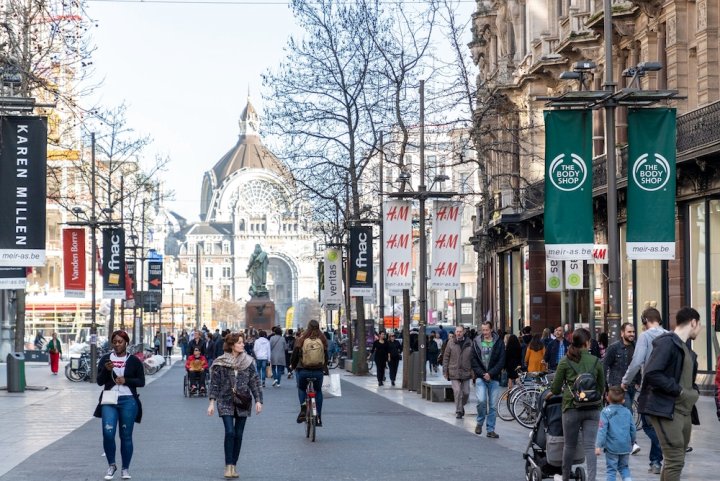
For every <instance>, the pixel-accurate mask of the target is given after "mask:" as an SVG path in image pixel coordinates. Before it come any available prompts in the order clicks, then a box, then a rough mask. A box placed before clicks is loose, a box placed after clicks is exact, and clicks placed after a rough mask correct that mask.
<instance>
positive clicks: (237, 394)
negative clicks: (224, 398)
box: [232, 369, 252, 411]
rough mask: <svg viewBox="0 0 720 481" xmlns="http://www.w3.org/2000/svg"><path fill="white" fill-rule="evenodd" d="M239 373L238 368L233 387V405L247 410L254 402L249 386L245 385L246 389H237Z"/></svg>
mask: <svg viewBox="0 0 720 481" xmlns="http://www.w3.org/2000/svg"><path fill="white" fill-rule="evenodd" d="M237 375H238V372H237V369H236V370H235V380H234V382H233V387H232V401H233V405H234V406H235V407H236V408H238V409H241V410H243V411H247V410H249V409H250V404H251V403H252V396H251V395H250V392H249V389H247V387H245V388H244V389H237Z"/></svg>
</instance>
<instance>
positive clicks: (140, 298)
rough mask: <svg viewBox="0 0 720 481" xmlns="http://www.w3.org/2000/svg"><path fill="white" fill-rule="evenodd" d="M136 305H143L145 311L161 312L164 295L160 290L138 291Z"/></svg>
mask: <svg viewBox="0 0 720 481" xmlns="http://www.w3.org/2000/svg"><path fill="white" fill-rule="evenodd" d="M135 294H136V295H135V305H136V306H140V307H142V310H143V311H145V312H160V306H161V305H162V296H161V295H160V293H159V292H149V291H137V292H136V293H135Z"/></svg>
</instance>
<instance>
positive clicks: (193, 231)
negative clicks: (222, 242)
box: [187, 222, 232, 236]
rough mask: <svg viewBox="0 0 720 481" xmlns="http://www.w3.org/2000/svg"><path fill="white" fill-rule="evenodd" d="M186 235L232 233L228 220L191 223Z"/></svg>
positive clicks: (223, 234) (224, 234) (225, 234)
mask: <svg viewBox="0 0 720 481" xmlns="http://www.w3.org/2000/svg"><path fill="white" fill-rule="evenodd" d="M187 235H188V236H213V235H222V236H227V235H232V224H231V223H229V222H198V223H197V224H193V225H192V227H191V228H190V231H188V233H187Z"/></svg>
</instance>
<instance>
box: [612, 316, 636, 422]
mask: <svg viewBox="0 0 720 481" xmlns="http://www.w3.org/2000/svg"><path fill="white" fill-rule="evenodd" d="M634 352H635V327H634V326H633V325H632V323H631V322H626V323H625V324H623V325H622V327H621V328H620V340H618V341H615V342H613V343H612V344H610V346H608V348H607V351H606V352H605V357H604V358H603V365H604V368H605V379H607V385H608V386H620V385H621V384H622V378H623V376H624V375H625V373H626V372H627V369H628V367H629V366H630V361H632V358H633V354H634ZM639 382H640V376H639V375H636V376H635V379H634V380H633V382H632V384H631V385H628V386H627V389H626V390H625V407H626V408H628V409H630V410H632V401H633V398H634V397H635V384H637V383H639Z"/></svg>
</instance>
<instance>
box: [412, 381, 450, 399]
mask: <svg viewBox="0 0 720 481" xmlns="http://www.w3.org/2000/svg"><path fill="white" fill-rule="evenodd" d="M420 389H421V392H422V397H423V399H427V400H428V401H430V402H444V401H450V402H452V401H454V400H455V396H454V395H453V390H452V384H450V381H423V383H422V385H421V388H420Z"/></svg>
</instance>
